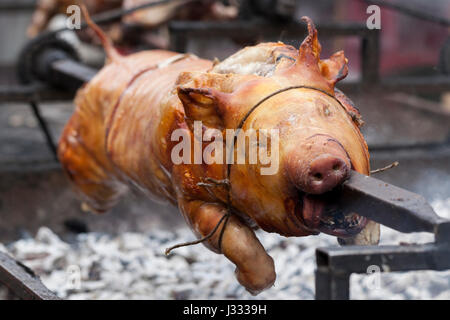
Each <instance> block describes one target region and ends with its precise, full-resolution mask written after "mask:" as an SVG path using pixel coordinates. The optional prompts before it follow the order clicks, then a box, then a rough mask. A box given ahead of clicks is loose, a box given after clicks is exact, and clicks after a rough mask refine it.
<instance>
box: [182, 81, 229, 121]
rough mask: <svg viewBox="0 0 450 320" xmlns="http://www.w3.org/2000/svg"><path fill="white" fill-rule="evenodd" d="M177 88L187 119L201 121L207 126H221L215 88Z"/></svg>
mask: <svg viewBox="0 0 450 320" xmlns="http://www.w3.org/2000/svg"><path fill="white" fill-rule="evenodd" d="M177 90H178V97H179V98H180V100H181V103H182V104H183V107H184V113H185V115H186V118H187V119H188V120H190V121H191V122H193V121H202V123H203V125H205V126H207V127H213V128H222V126H223V121H222V115H221V113H220V108H219V98H218V97H219V93H218V92H217V91H216V90H213V89H210V88H189V87H178V89H177Z"/></svg>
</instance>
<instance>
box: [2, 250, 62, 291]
mask: <svg viewBox="0 0 450 320" xmlns="http://www.w3.org/2000/svg"><path fill="white" fill-rule="evenodd" d="M0 282H1V283H3V284H4V285H5V286H7V287H8V288H9V289H10V290H11V291H12V292H13V293H14V295H16V296H17V297H19V298H21V299H24V300H60V298H58V297H57V296H56V295H55V294H54V293H53V292H51V291H50V290H49V289H48V288H47V287H46V286H44V285H43V284H42V282H41V280H40V279H39V277H37V276H36V275H35V274H34V272H33V271H32V270H31V269H29V268H28V267H27V266H25V265H23V264H22V263H20V262H18V261H16V260H14V259H13V258H11V257H9V256H8V255H7V254H5V253H2V252H0Z"/></svg>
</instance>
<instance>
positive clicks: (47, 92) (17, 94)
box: [0, 84, 73, 102]
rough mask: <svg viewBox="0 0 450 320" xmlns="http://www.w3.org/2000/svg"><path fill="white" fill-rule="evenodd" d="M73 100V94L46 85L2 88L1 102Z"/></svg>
mask: <svg viewBox="0 0 450 320" xmlns="http://www.w3.org/2000/svg"><path fill="white" fill-rule="evenodd" d="M72 98H73V93H72V92H66V91H60V90H55V89H53V88H51V87H49V86H48V85H44V84H32V85H8V86H0V102H31V101H67V100H70V99H72Z"/></svg>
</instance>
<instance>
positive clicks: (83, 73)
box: [51, 59, 98, 90]
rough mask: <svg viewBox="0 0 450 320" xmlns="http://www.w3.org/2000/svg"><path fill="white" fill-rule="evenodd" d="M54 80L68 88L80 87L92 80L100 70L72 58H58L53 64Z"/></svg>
mask: <svg viewBox="0 0 450 320" xmlns="http://www.w3.org/2000/svg"><path fill="white" fill-rule="evenodd" d="M51 72H52V78H53V81H55V82H56V83H58V84H59V86H61V87H64V88H67V89H72V90H73V89H78V88H79V87H81V86H82V85H83V84H84V83H85V82H88V81H89V80H91V79H92V78H93V77H94V76H95V74H96V73H97V72H98V70H96V69H94V68H91V67H89V66H87V65H85V64H82V63H80V62H77V61H75V60H71V59H65V60H57V61H55V62H53V63H52V64H51Z"/></svg>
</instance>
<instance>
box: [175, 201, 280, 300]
mask: <svg viewBox="0 0 450 320" xmlns="http://www.w3.org/2000/svg"><path fill="white" fill-rule="evenodd" d="M179 204H180V208H181V210H182V212H183V214H184V216H185V218H186V219H187V220H188V222H189V224H190V225H191V228H192V229H193V231H194V232H195V233H196V235H197V236H198V237H199V238H200V237H204V236H206V235H208V234H210V233H211V231H212V230H213V229H214V228H215V227H216V226H217V224H218V223H219V221H220V220H221V219H222V218H223V217H224V215H226V214H227V209H226V208H225V207H224V206H223V205H221V204H217V203H207V202H204V201H199V200H193V201H187V200H181V201H179ZM223 227H224V223H222V224H221V225H220V227H219V228H218V229H217V231H216V232H215V233H214V235H213V236H212V237H211V238H209V239H208V240H207V241H205V242H203V243H204V244H205V245H206V246H207V247H208V248H209V249H210V250H212V251H214V252H216V253H223V254H224V255H225V256H226V257H227V258H228V259H229V260H230V261H231V262H233V263H234V264H235V265H236V277H237V280H238V281H239V283H240V284H241V285H243V286H244V287H245V288H246V289H247V291H249V292H250V293H251V294H253V295H256V294H258V293H259V292H261V291H262V290H264V289H267V288H269V287H271V286H272V285H273V283H274V282H275V278H276V274H275V266H274V263H273V259H272V258H271V257H270V256H269V255H268V254H267V253H266V251H265V249H264V247H263V246H262V245H261V243H260V242H259V240H258V239H257V238H256V236H255V233H254V232H253V230H252V229H251V228H250V227H248V226H247V225H245V224H244V223H243V222H242V221H241V220H240V219H239V218H237V217H236V216H234V215H233V214H232V215H231V216H230V217H229V219H228V221H227V223H226V225H225V230H224V232H223V235H222V239H221V245H219V239H220V235H221V233H222V228H223Z"/></svg>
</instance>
